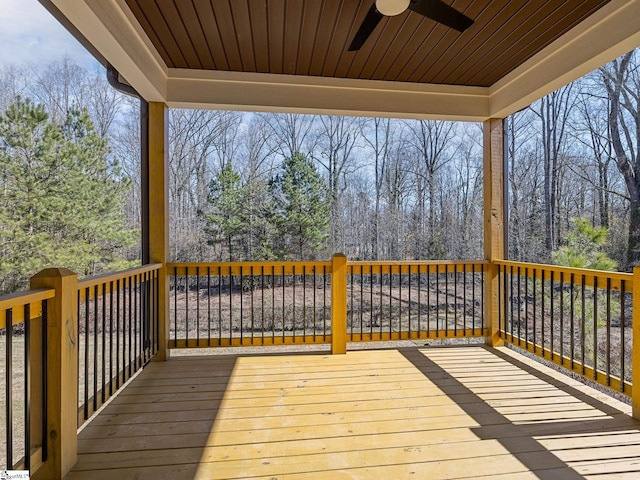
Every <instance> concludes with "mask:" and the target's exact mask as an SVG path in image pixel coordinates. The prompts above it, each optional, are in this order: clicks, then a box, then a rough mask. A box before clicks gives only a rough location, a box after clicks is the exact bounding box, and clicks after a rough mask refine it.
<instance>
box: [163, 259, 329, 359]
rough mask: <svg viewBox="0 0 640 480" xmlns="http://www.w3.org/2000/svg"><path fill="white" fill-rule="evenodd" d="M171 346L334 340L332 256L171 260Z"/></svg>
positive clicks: (226, 345) (214, 345)
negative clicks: (238, 260) (279, 259)
mask: <svg viewBox="0 0 640 480" xmlns="http://www.w3.org/2000/svg"><path fill="white" fill-rule="evenodd" d="M167 273H168V275H169V298H170V313H169V330H170V332H169V333H170V335H169V347H170V348H190V347H228V346H252V345H253V346H257V345H285V344H314V343H330V342H331V324H332V323H331V295H330V292H329V289H330V288H331V277H332V273H333V262H264V263H257V262H255V263H249V262H247V263H199V264H194V263H172V264H169V265H167Z"/></svg>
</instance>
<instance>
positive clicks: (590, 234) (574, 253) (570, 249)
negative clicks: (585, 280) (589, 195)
mask: <svg viewBox="0 0 640 480" xmlns="http://www.w3.org/2000/svg"><path fill="white" fill-rule="evenodd" d="M572 223H573V229H572V230H571V231H570V232H569V233H568V234H567V242H566V245H563V246H562V247H560V248H559V249H557V250H556V251H555V252H553V253H552V255H551V256H552V258H553V262H554V263H555V264H556V265H566V266H568V267H574V268H591V269H593V270H615V269H616V267H617V266H618V265H617V263H616V261H615V260H612V259H611V258H609V257H608V256H607V254H606V253H605V252H604V251H603V248H604V246H605V245H606V244H607V241H608V232H607V229H606V228H604V227H594V226H592V225H591V223H590V222H589V220H587V219H586V218H574V219H573V220H572Z"/></svg>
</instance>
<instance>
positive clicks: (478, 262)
mask: <svg viewBox="0 0 640 480" xmlns="http://www.w3.org/2000/svg"><path fill="white" fill-rule="evenodd" d="M488 264H489V261H488V260H401V261H400V260H363V261H361V260H358V261H348V262H347V266H350V265H353V266H368V265H382V266H387V265H389V266H405V265H410V266H411V265H488Z"/></svg>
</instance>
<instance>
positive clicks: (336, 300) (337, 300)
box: [331, 253, 347, 355]
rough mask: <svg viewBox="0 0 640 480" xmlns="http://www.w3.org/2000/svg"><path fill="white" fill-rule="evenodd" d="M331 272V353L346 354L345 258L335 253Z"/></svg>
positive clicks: (341, 254)
mask: <svg viewBox="0 0 640 480" xmlns="http://www.w3.org/2000/svg"><path fill="white" fill-rule="evenodd" d="M332 261H333V267H332V270H331V353H332V354H334V355H335V354H337V353H347V257H346V256H345V255H344V254H343V253H336V254H334V255H333V258H332Z"/></svg>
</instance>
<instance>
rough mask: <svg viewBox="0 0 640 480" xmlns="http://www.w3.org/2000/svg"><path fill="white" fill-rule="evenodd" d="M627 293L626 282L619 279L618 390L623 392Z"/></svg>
mask: <svg viewBox="0 0 640 480" xmlns="http://www.w3.org/2000/svg"><path fill="white" fill-rule="evenodd" d="M626 293H627V289H626V282H625V281H624V280H620V391H621V392H622V393H624V392H625V384H624V380H625V361H624V356H625V354H626V342H625V330H626V320H627V315H626V312H625V296H626Z"/></svg>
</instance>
